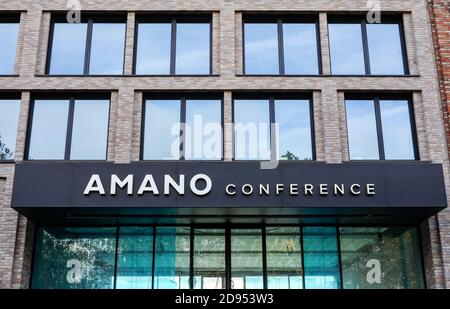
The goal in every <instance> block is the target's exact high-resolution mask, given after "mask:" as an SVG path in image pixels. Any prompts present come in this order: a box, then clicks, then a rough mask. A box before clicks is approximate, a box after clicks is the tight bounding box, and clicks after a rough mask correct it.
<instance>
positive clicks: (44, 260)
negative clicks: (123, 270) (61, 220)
mask: <svg viewBox="0 0 450 309" xmlns="http://www.w3.org/2000/svg"><path fill="white" fill-rule="evenodd" d="M35 252H36V253H35V256H34V267H33V282H32V287H33V288H35V289H36V288H37V289H112V288H113V287H114V280H115V279H114V273H115V271H114V269H115V252H116V228H75V227H74V228H58V227H55V228H46V229H39V230H38V231H37V237H36V250H35Z"/></svg>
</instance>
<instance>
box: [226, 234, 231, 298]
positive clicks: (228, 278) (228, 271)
mask: <svg viewBox="0 0 450 309" xmlns="http://www.w3.org/2000/svg"><path fill="white" fill-rule="evenodd" d="M225 287H226V289H231V228H230V227H229V226H228V227H226V228H225Z"/></svg>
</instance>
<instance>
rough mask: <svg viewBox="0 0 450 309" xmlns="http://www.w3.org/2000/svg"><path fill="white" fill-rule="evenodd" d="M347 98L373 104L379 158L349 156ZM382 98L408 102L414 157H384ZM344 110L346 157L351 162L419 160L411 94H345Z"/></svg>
mask: <svg viewBox="0 0 450 309" xmlns="http://www.w3.org/2000/svg"><path fill="white" fill-rule="evenodd" d="M347 100H368V101H372V102H373V104H374V110H375V124H376V130H377V142H378V154H379V159H377V160H364V159H363V160H355V159H352V158H351V156H350V141H349V134H348V118H347V107H346V102H347ZM383 100H394V101H395V100H398V101H407V102H408V111H409V120H410V125H411V139H412V143H413V145H412V146H413V152H414V159H411V160H408V159H405V160H402V159H386V155H385V150H384V139H383V124H382V119H381V109H380V101H383ZM344 112H345V119H346V123H345V125H346V130H347V137H346V138H347V145H348V147H347V148H348V149H347V151H348V158H349V161H352V162H361V161H362V162H364V161H391V162H392V161H393V162H396V161H397V162H408V161H414V162H415V161H420V151H419V142H418V137H417V127H416V119H415V112H414V104H413V99H412V95H411V94H376V95H366V94H355V93H350V94H345V99H344Z"/></svg>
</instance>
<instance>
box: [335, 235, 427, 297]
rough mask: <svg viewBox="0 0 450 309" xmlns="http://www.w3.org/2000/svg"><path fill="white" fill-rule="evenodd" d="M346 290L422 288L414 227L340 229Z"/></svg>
mask: <svg viewBox="0 0 450 309" xmlns="http://www.w3.org/2000/svg"><path fill="white" fill-rule="evenodd" d="M340 235H341V256H342V280H343V284H344V288H345V289H411V288H414V289H417V288H424V278H423V272H421V271H418V270H420V269H421V268H422V259H421V251H420V246H419V245H418V244H419V235H418V232H417V229H415V228H398V227H386V228H379V227H375V228H349V227H345V228H341V229H340Z"/></svg>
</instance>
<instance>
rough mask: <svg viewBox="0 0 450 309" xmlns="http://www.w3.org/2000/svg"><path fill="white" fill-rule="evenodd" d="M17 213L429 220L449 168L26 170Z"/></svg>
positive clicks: (17, 188)
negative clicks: (401, 214)
mask: <svg viewBox="0 0 450 309" xmlns="http://www.w3.org/2000/svg"><path fill="white" fill-rule="evenodd" d="M12 206H13V208H15V209H18V210H19V211H21V212H22V213H24V214H26V215H31V216H33V217H36V216H37V217H39V215H40V214H43V213H45V214H46V215H47V216H49V215H48V214H49V213H51V212H52V211H53V213H54V212H58V210H59V213H58V214H59V215H60V214H61V213H65V214H66V215H67V214H68V213H69V214H70V215H73V214H74V213H76V214H77V215H78V216H80V217H82V216H85V217H86V218H87V217H89V216H92V215H93V214H95V215H96V216H100V217H101V216H106V217H107V216H115V217H117V218H119V217H121V216H122V217H127V216H131V217H133V216H136V218H138V217H140V218H142V216H144V215H145V216H148V217H151V216H153V215H154V216H156V215H158V216H161V215H163V216H172V217H174V216H177V215H179V216H188V215H191V216H194V215H196V214H197V215H199V216H201V215H216V216H225V215H227V216H239V215H242V214H247V215H249V216H251V215H254V216H269V217H270V216H284V215H296V216H298V217H301V216H304V217H305V216H311V217H314V216H327V217H328V218H332V217H333V216H334V217H335V218H338V217H339V216H341V215H342V216H351V215H355V216H356V215H357V216H366V217H367V216H371V215H375V216H376V215H378V216H389V215H390V216H393V217H394V216H397V215H398V214H399V213H400V212H402V213H403V212H404V213H405V214H408V213H410V214H409V215H408V216H409V217H411V216H413V217H417V218H421V220H422V219H424V218H425V217H426V216H429V215H431V214H433V213H435V212H437V211H439V210H440V209H443V208H444V207H446V194H445V186H444V178H443V172H442V166H441V165H439V164H429V163H415V162H411V163H382V162H376V163H344V164H325V163H319V162H305V163H298V162H282V163H280V164H279V166H278V167H277V168H276V169H261V168H260V164H259V162H188V161H180V162H139V163H131V164H113V163H59V164H58V163H24V164H18V165H17V167H16V172H15V183H14V192H13V199H12ZM39 209H40V212H39V211H37V210H39ZM64 209H65V210H66V211H65V212H64V211H62V210H64ZM411 211H413V212H412V213H411ZM414 211H415V213H414ZM51 216H52V215H50V217H51Z"/></svg>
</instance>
